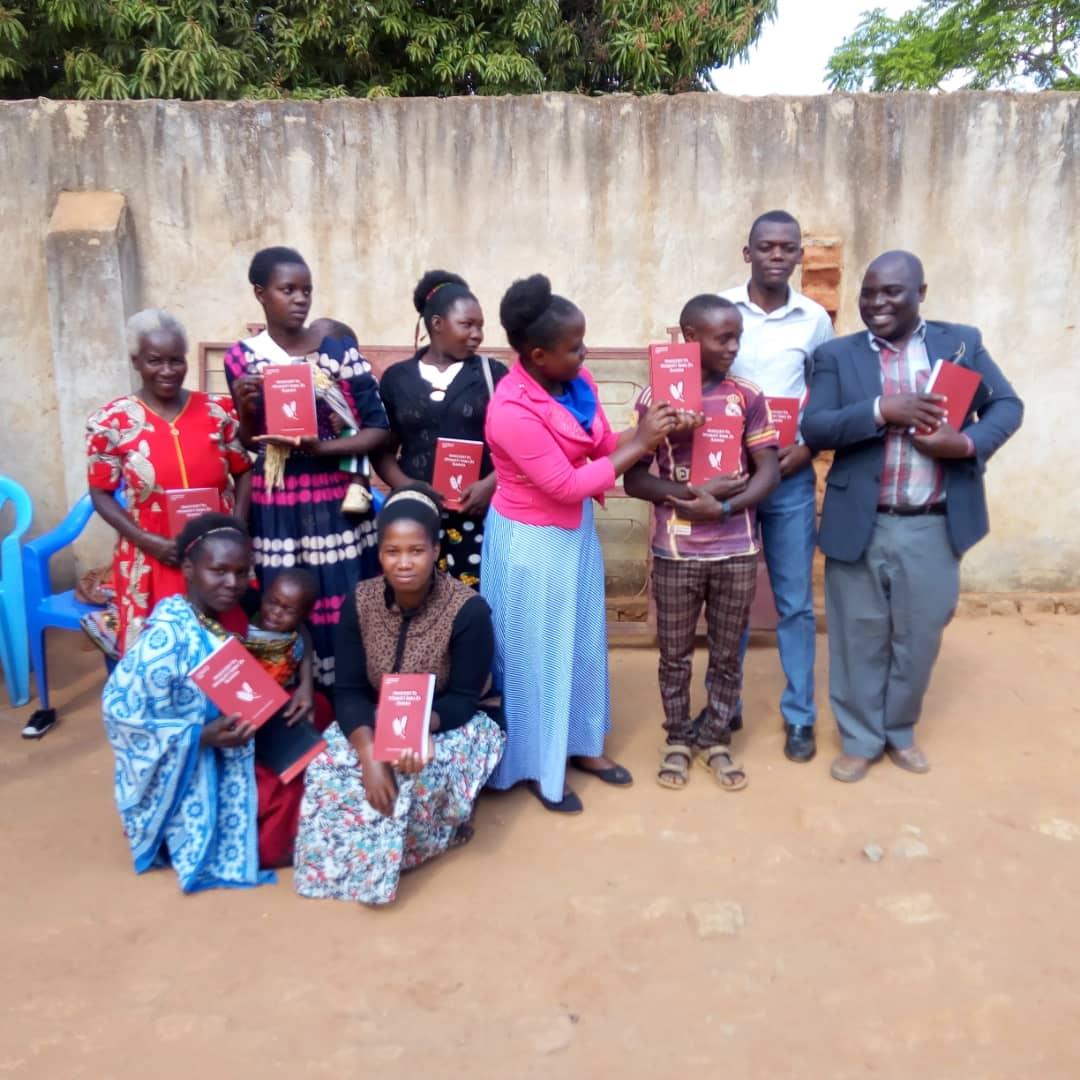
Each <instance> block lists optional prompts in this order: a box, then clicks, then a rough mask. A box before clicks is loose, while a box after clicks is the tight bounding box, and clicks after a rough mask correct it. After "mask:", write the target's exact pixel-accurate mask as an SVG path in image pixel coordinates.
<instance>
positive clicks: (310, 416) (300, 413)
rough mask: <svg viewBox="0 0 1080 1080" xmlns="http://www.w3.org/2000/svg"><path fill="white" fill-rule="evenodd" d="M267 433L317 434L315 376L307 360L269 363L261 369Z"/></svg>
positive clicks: (303, 435)
mask: <svg viewBox="0 0 1080 1080" xmlns="http://www.w3.org/2000/svg"><path fill="white" fill-rule="evenodd" d="M263 403H264V406H265V409H266V434H267V435H287V436H289V437H290V438H294V437H295V436H297V435H299V436H300V437H301V438H304V437H308V436H314V435H318V434H319V422H318V420H317V419H316V416H315V380H314V378H313V375H312V371H311V366H310V365H309V364H305V363H300V364H271V365H269V366H268V367H267V368H266V370H265V371H264V372H263Z"/></svg>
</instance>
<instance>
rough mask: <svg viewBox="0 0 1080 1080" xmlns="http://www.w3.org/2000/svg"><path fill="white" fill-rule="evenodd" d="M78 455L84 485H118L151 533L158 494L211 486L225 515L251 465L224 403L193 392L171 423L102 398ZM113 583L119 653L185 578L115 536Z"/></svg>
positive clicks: (133, 400)
mask: <svg viewBox="0 0 1080 1080" xmlns="http://www.w3.org/2000/svg"><path fill="white" fill-rule="evenodd" d="M86 452H87V480H88V482H89V485H90V487H91V488H97V489H98V490H100V491H117V490H118V489H119V488H120V486H121V484H122V485H123V486H124V489H125V497H126V499H127V509H128V513H129V514H130V515H131V516H132V518H134V520H135V523H136V524H137V525H138V526H139V528H140V529H145V530H146V531H147V532H152V533H156V534H157V535H158V536H168V535H169V526H168V515H167V513H166V509H165V492H166V491H170V490H176V489H179V488H204V487H205V488H217V490H218V492H219V493H220V495H221V508H222V510H223V511H225V512H229V511H230V510H231V509H232V507H233V504H234V498H233V478H234V477H238V476H241V475H242V474H244V473H246V472H247V471H248V470H249V469H250V468H251V459H250V458H249V457H248V455H247V453H246V452H245V450H244V448H243V446H242V445H241V443H240V426H239V422H238V420H237V417H236V412H235V410H234V409H233V404H232V401H231V400H230V399H229V398H227V397H222V396H220V395H217V394H204V393H202V392H201V391H198V390H190V391H188V398H187V401H186V402H185V403H184V406H183V408H182V409H181V410H180V412H179V413H178V414H177V416H176V418H175V419H174V420H172V421H171V422H170V421H168V420H166V419H164V418H163V417H161V416H158V414H157V413H155V412H154V411H153V410H152V409H151V408H150V407H149V406H148V405H145V404H144V403H143V402H142V401H141V400H140V399H139V398H138V397H136V396H135V395H130V396H128V397H122V398H117V399H116V400H115V401H110V402H109V403H108V405H105V406H103V407H102V408H101V409H98V411H97V412H95V413H93V414H92V415H91V416H90V418H89V419H88V420H87V422H86ZM113 584H114V586H115V589H116V603H117V608H118V617H119V628H118V632H117V647H118V649H119V652H120V655H121V656H122V655H123V654H124V653H125V652H126V651H127V649H128V648H129V647H130V646H131V645H132V644H133V643H134V641H135V638H136V637H138V635H139V631H140V630H141V629H142V624H143V621H144V620H145V619H146V617H147V616H148V615H149V614H150V612H151V611H153V609H154V605H155V604H156V603H157V602H158V601H159V600H162V599H163V598H164V597H166V596H173V595H175V594H177V593H183V592H184V590H185V583H184V578H183V575H182V574H181V573H180V570H179V569H178V568H177V567H173V566H166V565H165V564H164V563H162V562H160V561H159V560H157V559H155V558H154V557H153V556H152V555H148V554H147V553H146V552H145V551H143V550H142V548H140V547H137V546H136V545H135V544H133V543H132V542H131V541H130V540H127V539H125V538H124V537H120V538H119V539H118V540H117V542H116V550H115V553H114V555H113Z"/></svg>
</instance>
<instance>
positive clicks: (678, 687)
mask: <svg viewBox="0 0 1080 1080" xmlns="http://www.w3.org/2000/svg"><path fill="white" fill-rule="evenodd" d="M679 322H680V324H681V326H682V332H683V337H684V338H685V340H687V341H696V342H697V343H698V344H699V345H700V346H701V367H702V382H703V387H702V390H703V409H704V413H705V422H706V423H707V422H708V421H709V420H710V419H712V418H716V417H720V416H733V415H736V413H738V414H741V415H742V417H743V422H744V427H743V446H742V456H741V465H740V470H739V472H738V473H737V474H735V475H733V476H718V477H714V478H713V479H711V480H709V481H708V482H707V483H704V484H702V485H701V486H700V487H697V486H694V485H692V484H691V483H690V482H689V481H690V466H691V461H692V446H693V442H692V438H693V436H692V434H691V432H688V431H684V432H681V433H678V434H676V435H673V436H671V437H669V438H668V439H667V440H666V441H665V442H663V443H661V445H660V446H659V447H658V448H657V451H656V454H655V460H656V465H657V468H658V472H659V475H655V474H653V473H651V472H650V471H649V466H650V464H651V463H652V460H653V458H652V457H648V458H644V459H642V460H641V461H639V462H638V463H637V465H635V466H634V467H633V468H632V469H631V470H630V471H629V472H628V473H627V474H626V477H625V485H626V493H627V494H628V495H631V496H634V497H635V498H639V499H645V500H647V501H648V502H651V503H654V504H655V507H656V510H655V514H654V525H653V535H652V554H653V569H652V583H653V595H654V598H655V601H656V624H657V638H658V641H659V646H660V696H661V698H662V700H663V706H664V716H665V720H664V728H665V730H666V731H667V743H666V745H665V746H664V748H663V750H662V751H661V763H660V769H659V772H658V774H657V782H658V783H659V784H660V785H661V787H666V788H682V787H684V786H685V785H686V783H687V781H688V780H689V778H690V765H691V763H692V762H693V761H694V760H697V761H698V762H699V763H700V764H701V765H703V766H704V767H705V768H707V769H708V770H709V772H710V773H712V775H713V778H714V779H715V780H716V781H717V783H718V784H719V785H720V786H721V787H722V788H723V789H724V790H725V791H738V790H740V789H741V788H744V787H746V784H747V778H746V770H745V769H743V768H742V767H741V766H740V765H737V764H736V763H735V760H734V759H733V758H732V756H731V732H732V720H733V719H734V717H735V714H736V710H737V708H738V703H739V697H740V694H741V691H742V663H741V660H740V655H739V642H740V639H741V637H742V634H743V631H744V630H745V628H746V625H747V622H748V619H749V614H750V604H751V601H752V600H753V598H754V583H755V580H756V577H757V556H758V541H757V530H756V521H755V512H754V508H755V507H756V506H757V504H758V503H759V502H761V500H762V499H764V498H766V496H768V495H769V494H770V493H771V492H772V491H773V490H774V489H775V488H776V486H777V484H779V482H780V471H779V466H778V464H777V447H778V445H779V440H778V438H777V434H776V431H775V429H774V428H773V425H772V419H771V417H770V416H769V407H768V403H767V402H766V400H765V397H764V395H763V394H762V393H761V391H760V390H759V389H758V388H757V387H756V386H754V384H753V383H750V382H747V381H746V380H745V379H740V378H737V377H736V376H729V375H728V371H729V369H730V368H731V365H732V364H733V363H734V362H735V357H736V355H737V354H738V351H739V340H740V338H741V337H742V316H741V315H740V314H739V309H738V308H737V307H735V305H734V304H732V303H731V302H730V301H729V300H724V299H722V298H721V297H719V296H713V295H711V294H704V295H701V296H695V297H694V298H693V299H692V300H690V301H689V302H688V303H687V304H686V306H685V307H684V308H683V310H682V314H681V315H680V316H679ZM651 402H652V394H651V391H650V390H649V389H645V390H644V391H643V392H642V394H641V396H640V398H639V399H638V402H637V404H636V406H635V408H636V410H637V413H638V415H639V417H640V416H643V415H644V414H645V411H646V410H647V409H648V407H649V405H650V404H651ZM703 604H704V606H705V621H706V626H707V628H708V634H707V640H708V649H709V663H708V669H707V671H706V673H705V688H706V692H707V695H708V705H707V707H706V709H705V711H704V712H703V713H702V714H701V716H700V717H699V718H698V720H697V721H694V720H692V719H691V716H690V680H691V676H692V674H693V653H694V638H695V634H696V630H697V622H698V618H699V616H700V615H701V608H702V605H703Z"/></svg>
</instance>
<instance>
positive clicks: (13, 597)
mask: <svg viewBox="0 0 1080 1080" xmlns="http://www.w3.org/2000/svg"><path fill="white" fill-rule="evenodd" d="M8 500H10V501H11V504H12V506H13V507H14V509H15V527H14V528H13V529H12V530H11V532H10V533H8V535H7V536H5V537H4V539H3V542H2V543H0V667H3V669H4V683H5V684H6V686H7V693H8V700H9V701H10V702H11V704H12V706H16V705H25V704H26V703H27V702H28V701H29V700H30V654H29V650H28V646H27V634H26V610H25V607H24V600H23V596H24V588H23V564H22V552H21V551H20V550H19V546H20V542H21V541H22V537H23V534H24V533H25V532H26V530H27V529H29V528H30V522H31V521H32V520H33V518H34V508H33V506H32V505H31V503H30V496H29V495H27V493H26V491H25V490H24V489H23V488H22V487H20V486H19V485H18V484H16V483H15V481H14V480H11V479H9V478H8V477H6V476H0V507H3V505H4V503H5V502H7V501H8Z"/></svg>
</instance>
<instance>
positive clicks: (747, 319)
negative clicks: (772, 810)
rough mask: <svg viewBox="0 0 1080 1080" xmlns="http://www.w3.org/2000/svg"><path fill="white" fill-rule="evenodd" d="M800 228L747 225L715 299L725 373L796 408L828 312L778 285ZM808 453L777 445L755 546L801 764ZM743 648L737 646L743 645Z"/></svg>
mask: <svg viewBox="0 0 1080 1080" xmlns="http://www.w3.org/2000/svg"><path fill="white" fill-rule="evenodd" d="M802 256H803V248H802V231H801V230H800V228H799V223H798V222H797V221H796V220H795V218H793V217H792V216H791V214H789V213H788V212H787V211H785V210H770V211H769V212H768V213H765V214H762V215H761V216H760V217H759V218H758V219H757V220H756V221H755V222H754V224H753V225H752V226H751V227H750V236H749V239H748V240H747V244H746V247H744V248H743V259H744V260H745V261H746V262H747V263H748V264H749V265H750V280H749V282H747V284H746V285H741V286H739V287H738V288H735V289H728V290H727V291H726V292H724V293H722V294H721V295H722V296H724V297H725V298H726V299H728V300H731V301H732V302H733V303H734V304H735V305H736V306H737V307H738V308H739V311H740V312H741V313H742V317H743V336H742V343H741V344H740V346H739V355H738V357H737V358H736V360H735V364H734V365H733V367H732V369H731V372H732V374H733V375H738V376H741V377H742V378H744V379H749V380H750V381H751V382H753V383H756V384H757V385H758V386H759V387H760V388H761V390H762V391H763V392H764V394H765V396H766V397H767V398H770V399H772V398H788V399H794V401H796V402H797V403H798V405H797V409H798V412H799V414H800V415H801V413H802V410H803V408H805V406H806V400H807V396H808V394H807V388H808V385H809V380H810V366H811V358H812V357H813V355H814V350H815V349H816V348H817V347H818V346H819V345H822V344H824V343H825V342H826V341H829V340H830V339H831V338H832V337H834V333H833V327H832V321H831V320H830V319H829V315H828V312H826V310H825V309H824V308H823V307H822V306H821V305H820V304H818V303H815V302H814V301H813V300H811V299H810V298H809V297H807V296H803V295H802V294H801V293H798V292H796V291H795V290H794V289H793V288H791V286H790V285H789V284H788V282H789V281H790V279H791V275H792V274H793V273H794V272H795V267H796V266H798V265H799V263H801V262H802ZM810 459H811V454H810V450H809V449H808V447H807V446H806V444H805V443H804V442H803V440H802V436H801V435H798V436H797V437H796V441H795V443H793V444H792V445H789V446H781V448H780V477H781V480H780V486H779V487H778V488H777V489H776V491H774V492H773V494H772V495H770V496H769V497H768V498H767V499H765V500H764V502H762V503H760V504H759V505H758V522H759V523H760V526H761V540H762V548H763V550H764V553H765V563H766V566H767V567H768V570H769V581H770V583H771V584H772V591H773V596H774V598H775V600H776V612H777V615H778V616H779V621H778V623H777V627H776V643H777V646H778V648H779V651H780V664H781V666H782V667H783V669H784V676H785V678H786V679H787V685H786V687H785V688H784V692H783V694H782V695H781V698H780V712H781V715H782V716H783V720H784V726H785V729H786V732H787V738H786V740H785V743H784V754H785V755H786V756H787V757H788V758H789V759H790V760H791V761H798V762H805V761H809V760H810V759H811V758H812V757H813V756H814V754H815V752H816V749H817V747H816V743H815V739H814V721H815V718H816V707H815V704H814V652H815V641H814V635H815V632H816V626H815V622H814V596H813V586H812V574H813V562H814V544H815V540H816V532H817V529H816V518H817V514H816V504H815V486H816V485H815V477H814V469H813V467H812V465H811V460H810ZM744 649H745V640H744Z"/></svg>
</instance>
